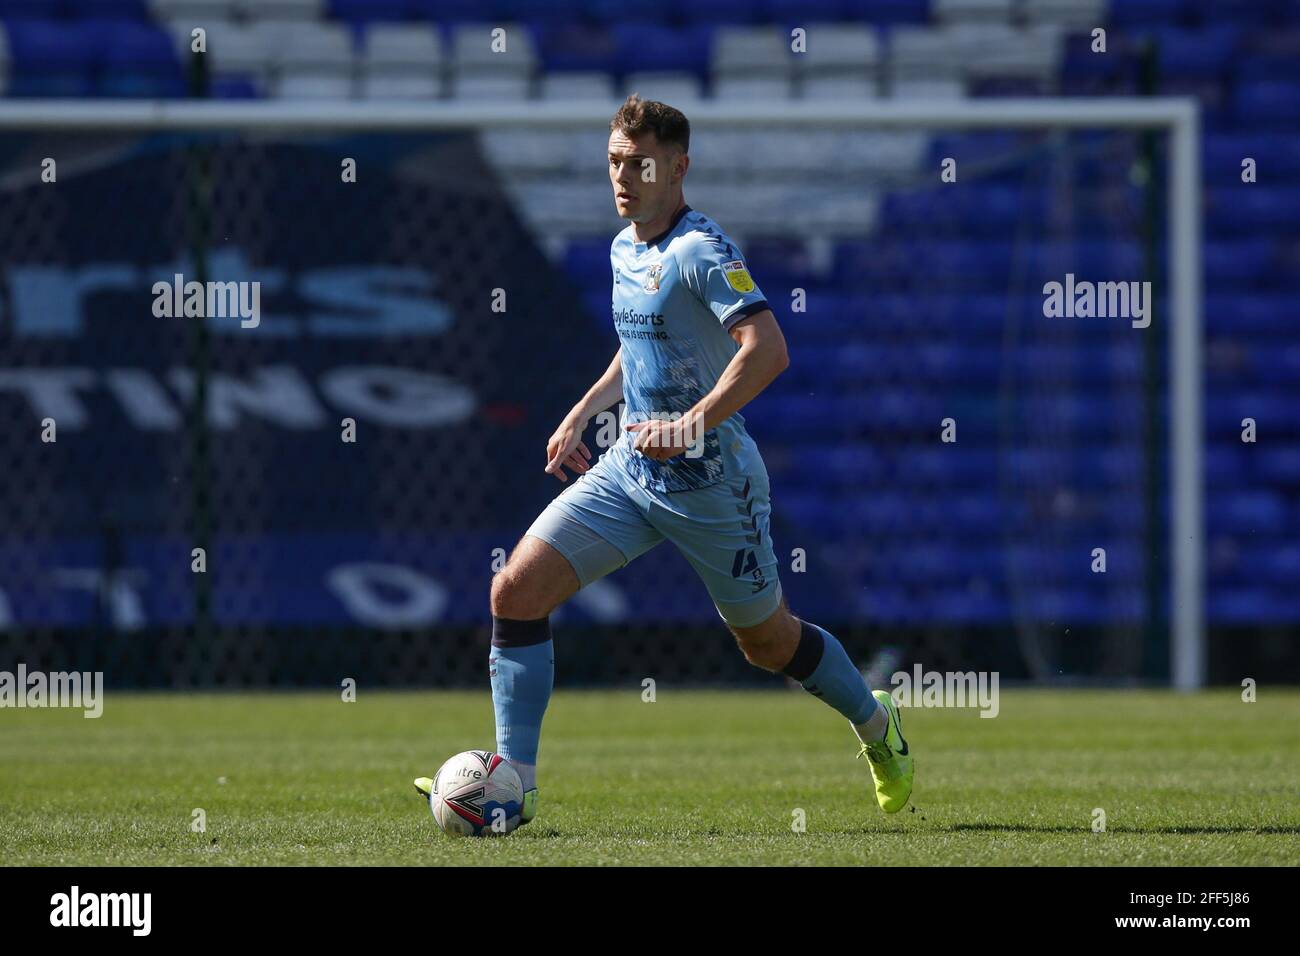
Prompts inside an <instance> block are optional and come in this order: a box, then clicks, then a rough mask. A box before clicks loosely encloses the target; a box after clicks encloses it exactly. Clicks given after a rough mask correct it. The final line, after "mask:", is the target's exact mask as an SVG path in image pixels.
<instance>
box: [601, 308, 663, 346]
mask: <svg viewBox="0 0 1300 956" xmlns="http://www.w3.org/2000/svg"><path fill="white" fill-rule="evenodd" d="M663 324H664V314H663V313H662V312H637V311H636V310H635V309H627V308H624V309H615V310H614V328H615V329H616V330H617V331H618V335H619V338H624V339H659V340H661V341H662V340H666V339H668V338H669V337H670V336H669V335H668V333H667V332H666V331H664V330H663V329H649V328H633V327H632V326H659V325H663Z"/></svg>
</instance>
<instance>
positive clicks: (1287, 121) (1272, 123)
mask: <svg viewBox="0 0 1300 956" xmlns="http://www.w3.org/2000/svg"><path fill="white" fill-rule="evenodd" d="M1236 116H1237V122H1238V123H1240V124H1242V125H1244V126H1253V127H1255V128H1257V129H1276V130H1279V131H1283V132H1287V133H1294V132H1295V118H1296V117H1297V116H1300V83H1288V82H1275V81H1272V80H1263V81H1255V82H1247V83H1240V84H1238V86H1237V99H1236Z"/></svg>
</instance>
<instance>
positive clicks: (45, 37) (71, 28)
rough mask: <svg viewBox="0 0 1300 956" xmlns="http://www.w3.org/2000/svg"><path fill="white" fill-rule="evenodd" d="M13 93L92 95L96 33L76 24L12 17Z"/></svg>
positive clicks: (11, 87) (10, 23) (96, 51)
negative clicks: (13, 18) (92, 33)
mask: <svg viewBox="0 0 1300 956" xmlns="http://www.w3.org/2000/svg"><path fill="white" fill-rule="evenodd" d="M7 26H8V32H9V49H10V55H11V56H12V58H13V66H12V76H11V79H10V83H9V92H10V95H12V96H90V95H91V93H92V92H93V90H94V82H95V77H94V72H95V71H94V64H95V58H96V56H97V55H98V48H97V47H96V46H95V38H94V37H93V35H91V34H89V33H87V32H86V31H84V30H82V29H81V28H80V26H79V24H77V23H64V22H59V21H51V20H12V21H10V22H9V23H8V24H7Z"/></svg>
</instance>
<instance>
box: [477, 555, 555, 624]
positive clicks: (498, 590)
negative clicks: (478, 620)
mask: <svg viewBox="0 0 1300 956" xmlns="http://www.w3.org/2000/svg"><path fill="white" fill-rule="evenodd" d="M491 603H492V616H493V617H504V618H509V619H511V620H514V621H532V620H536V619H537V618H539V617H545V616H546V615H547V614H549V613H550V612H551V609H550V608H549V607H543V606H542V602H541V601H540V600H539V597H538V595H536V594H535V593H533V591H532V589H530V588H529V586H528V579H527V576H526V575H523V574H521V573H520V572H519V570H518V568H516V567H514V566H513V565H511V564H507V565H506V566H505V567H504V568H502V569H501V570H500V571H498V572H497V573H496V574H494V575H493V576H492V592H491Z"/></svg>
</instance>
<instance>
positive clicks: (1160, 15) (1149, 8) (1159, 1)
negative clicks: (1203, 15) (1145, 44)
mask: <svg viewBox="0 0 1300 956" xmlns="http://www.w3.org/2000/svg"><path fill="white" fill-rule="evenodd" d="M1190 12H1191V11H1190V10H1189V4H1188V0H1116V2H1113V3H1111V4H1110V22H1111V23H1112V24H1114V25H1115V26H1125V27H1131V26H1145V25H1150V24H1159V25H1162V26H1163V25H1168V24H1173V23H1180V22H1184V21H1185V20H1186V19H1187V15H1188V14H1189V13H1190Z"/></svg>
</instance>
